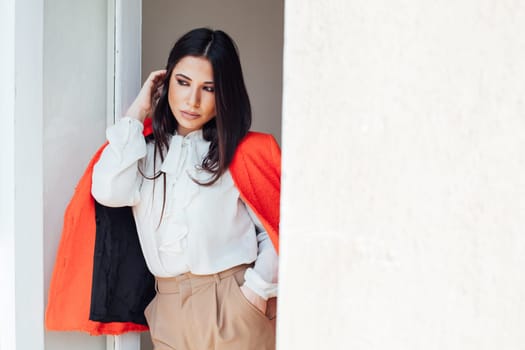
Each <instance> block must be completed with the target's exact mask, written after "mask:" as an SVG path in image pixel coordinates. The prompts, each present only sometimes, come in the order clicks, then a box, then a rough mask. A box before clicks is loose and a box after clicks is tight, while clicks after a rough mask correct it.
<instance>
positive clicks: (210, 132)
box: [92, 28, 278, 350]
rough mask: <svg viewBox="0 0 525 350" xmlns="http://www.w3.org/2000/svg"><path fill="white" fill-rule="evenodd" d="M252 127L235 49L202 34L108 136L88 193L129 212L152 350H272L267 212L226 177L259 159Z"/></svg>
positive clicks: (158, 74) (259, 141)
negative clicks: (145, 283)
mask: <svg viewBox="0 0 525 350" xmlns="http://www.w3.org/2000/svg"><path fill="white" fill-rule="evenodd" d="M150 115H151V116H152V119H153V134H152V135H150V136H149V137H147V138H146V139H145V138H144V137H143V135H142V131H143V123H144V120H145V119H146V118H147V117H148V116H150ZM250 124H251V110H250V102H249V99H248V94H247V92H246V88H245V85H244V80H243V76H242V70H241V66H240V61H239V57H238V55H237V51H236V48H235V44H234V43H233V41H232V39H231V38H230V37H229V36H228V35H227V34H225V33H224V32H222V31H212V30H210V29H206V28H200V29H195V30H192V31H190V32H189V33H187V34H185V35H184V36H183V37H181V38H180V39H179V40H178V41H177V42H176V43H175V45H174V47H173V49H172V50H171V52H170V55H169V58H168V64H167V67H166V69H165V70H159V71H155V72H152V73H151V74H150V75H149V77H148V79H147V80H146V82H145V83H144V85H143V87H142V89H141V91H140V93H139V94H138V96H137V98H136V100H135V101H134V102H133V104H132V105H131V107H130V108H129V109H128V111H127V113H126V115H125V117H124V118H122V119H121V120H120V121H119V122H118V123H117V124H115V125H114V126H112V127H110V128H109V129H108V131H107V137H108V141H109V145H108V147H106V148H105V149H104V151H103V152H102V155H101V157H100V159H99V161H98V162H97V164H96V165H95V167H94V170H93V183H92V194H93V197H94V198H95V199H96V200H97V202H99V203H101V204H103V205H106V206H110V207H121V206H131V207H132V208H133V216H134V219H135V222H136V226H137V232H138V234H139V239H140V243H141V247H142V250H143V253H144V257H145V260H146V263H147V265H148V268H149V270H150V271H151V272H152V273H153V275H154V276H155V279H156V286H157V288H156V289H157V294H156V296H155V298H154V299H153V301H152V302H151V303H150V304H149V305H148V307H147V308H146V311H145V315H146V318H147V321H148V325H149V327H150V331H151V337H152V341H153V343H154V345H155V349H156V350H160V349H199V350H200V349H243V350H245V349H273V348H274V347H275V329H274V327H273V323H272V321H271V320H270V319H269V318H268V317H267V316H266V302H267V300H268V299H269V298H272V297H275V296H276V294H277V267H278V257H277V253H276V250H275V247H274V244H272V239H270V236H269V234H268V232H267V231H268V230H267V229H265V227H268V225H263V224H262V223H261V221H264V222H266V220H265V217H264V214H263V213H261V210H258V209H257V205H256V204H254V200H250V201H248V202H247V201H243V198H248V197H249V195H248V194H247V192H246V191H245V190H244V186H243V185H239V184H242V182H241V181H240V180H239V179H240V177H239V175H237V173H239V171H235V172H234V171H233V169H230V167H231V166H232V161H234V158H236V157H237V158H238V157H241V158H253V157H255V158H257V157H258V155H255V154H251V153H252V151H251V150H255V151H253V152H260V150H259V151H257V149H260V148H264V147H266V143H265V142H267V140H268V136H266V135H261V134H259V135H255V134H252V135H250V134H251V133H250V134H249V133H248V130H249V128H250ZM247 139H250V140H251V141H249V143H250V146H249V147H246V146H245V147H243V150H242V151H241V150H240V147H239V145H240V144H241V143H242V144H247ZM263 140H265V141H263ZM272 140H273V138H272ZM238 153H242V154H241V155H238ZM230 170H231V171H230ZM251 172H252V173H253V170H252V171H251ZM234 173H235V174H234ZM250 177H252V178H256V177H257V174H255V175H253V174H252V175H250ZM259 197H260V196H259ZM263 197H264V196H263ZM255 201H257V200H255ZM263 201H264V199H263ZM256 211H257V214H256ZM266 223H267V222H266ZM272 238H273V241H274V243H275V240H276V238H275V237H272Z"/></svg>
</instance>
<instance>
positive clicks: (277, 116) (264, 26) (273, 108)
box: [142, 0, 283, 140]
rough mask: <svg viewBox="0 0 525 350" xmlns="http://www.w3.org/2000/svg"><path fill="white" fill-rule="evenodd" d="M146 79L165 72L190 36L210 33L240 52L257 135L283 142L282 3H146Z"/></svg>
mask: <svg viewBox="0 0 525 350" xmlns="http://www.w3.org/2000/svg"><path fill="white" fill-rule="evenodd" d="M142 6H143V9H142V15H143V18H142V23H143V26H142V28H143V29H142V52H143V56H142V75H143V78H145V77H147V74H148V73H149V72H150V71H152V70H155V69H160V68H164V67H165V65H166V61H167V58H168V54H169V50H170V49H171V47H172V46H173V44H174V43H175V41H176V40H177V39H178V38H179V37H180V36H181V35H183V34H184V33H186V32H187V31H189V30H191V29H193V28H197V27H211V28H213V29H221V30H224V31H225V32H226V33H228V34H229V35H230V36H232V38H233V39H234V40H235V42H236V43H237V46H238V47H239V51H240V56H241V64H242V66H243V72H244V78H245V81H246V85H247V89H248V93H249V95H250V100H251V102H252V110H253V124H252V130H257V131H263V132H269V133H271V134H273V135H274V136H275V137H276V138H277V139H278V140H280V138H281V97H282V50H283V0H267V1H257V0H221V1H216V0H192V1H186V0H144V1H143V5H142Z"/></svg>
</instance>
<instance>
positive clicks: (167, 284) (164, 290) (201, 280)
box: [155, 264, 253, 294]
mask: <svg viewBox="0 0 525 350" xmlns="http://www.w3.org/2000/svg"><path fill="white" fill-rule="evenodd" d="M252 265H253V264H242V265H237V266H234V267H232V268H229V269H228V270H224V271H221V272H218V273H213V274H210V275H195V274H193V273H191V272H186V273H183V274H181V275H178V276H175V277H155V289H156V290H157V293H160V294H168V293H178V292H180V289H181V285H183V284H189V285H191V287H192V288H197V287H199V286H202V285H205V284H207V283H212V282H219V281H220V280H222V279H225V278H227V277H230V276H232V275H233V274H235V273H236V272H238V271H240V270H242V269H244V270H246V269H247V268H248V267H251V266H252Z"/></svg>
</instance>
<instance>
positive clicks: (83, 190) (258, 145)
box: [45, 120, 281, 335]
mask: <svg viewBox="0 0 525 350" xmlns="http://www.w3.org/2000/svg"><path fill="white" fill-rule="evenodd" d="M150 133H151V122H150V121H149V120H147V121H146V122H145V124H144V135H148V134H150ZM105 146H106V144H105V145H104V146H102V147H101V148H100V149H99V150H98V151H97V152H96V153H95V155H94V156H93V158H92V159H91V161H90V162H89V164H88V167H87V169H86V171H85V172H84V175H83V176H82V178H81V179H80V181H79V183H78V185H77V187H76V189H75V193H74V194H73V197H72V199H71V201H70V203H69V205H68V207H67V209H66V212H65V215H64V226H63V229H62V237H61V240H60V245H59V247H58V252H57V257H56V261H55V267H54V270H53V275H52V277H51V284H50V288H49V294H48V304H47V309H46V318H45V324H46V328H47V329H48V330H55V331H84V332H88V333H89V334H91V335H102V334H113V335H118V334H122V333H126V332H132V331H144V330H147V329H148V328H147V326H144V325H141V324H136V323H132V322H108V323H105V322H95V321H91V320H89V312H90V304H91V289H92V276H93V261H94V254H93V252H94V248H95V231H96V223H95V202H94V199H93V197H92V196H91V178H92V173H93V166H94V165H95V163H96V162H97V161H98V159H99V158H100V155H101V153H102V150H103V149H104V147H105ZM229 170H230V173H231V175H232V178H233V181H234V183H235V185H236V186H237V188H238V189H239V192H240V195H241V198H242V200H243V201H244V202H245V203H246V204H247V205H248V206H249V207H250V208H251V209H252V210H253V212H254V213H255V214H256V215H257V217H258V218H259V220H260V221H261V223H262V224H263V226H264V227H265V229H266V231H267V232H268V235H269V237H270V239H271V241H272V243H273V245H274V247H275V248H276V250H277V251H278V249H279V247H278V244H279V203H280V201H279V199H280V187H281V186H280V177H281V151H280V149H279V146H278V145H277V143H276V142H275V139H274V138H273V137H272V136H271V135H268V134H262V133H256V132H249V133H248V135H247V136H246V137H245V138H244V139H243V140H242V141H241V143H240V144H239V146H238V147H237V150H236V152H235V155H234V158H233V161H232V163H231V165H230V168H229Z"/></svg>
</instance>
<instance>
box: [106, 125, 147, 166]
mask: <svg viewBox="0 0 525 350" xmlns="http://www.w3.org/2000/svg"><path fill="white" fill-rule="evenodd" d="M143 130H144V125H143V124H142V123H141V122H140V121H138V120H137V119H135V118H131V117H123V118H121V119H120V120H119V121H118V122H116V123H115V124H114V125H112V126H110V127H109V128H108V129H107V130H106V137H107V139H108V141H109V145H110V147H111V149H112V150H113V151H114V154H115V156H116V157H117V159H118V160H119V161H121V162H122V161H126V160H133V161H136V160H137V159H138V158H142V157H144V155H145V154H146V142H145V141H144V137H143V136H142V131H143ZM124 150H126V152H124ZM123 153H125V154H126V157H125V158H127V159H126V160H124V159H123Z"/></svg>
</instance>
